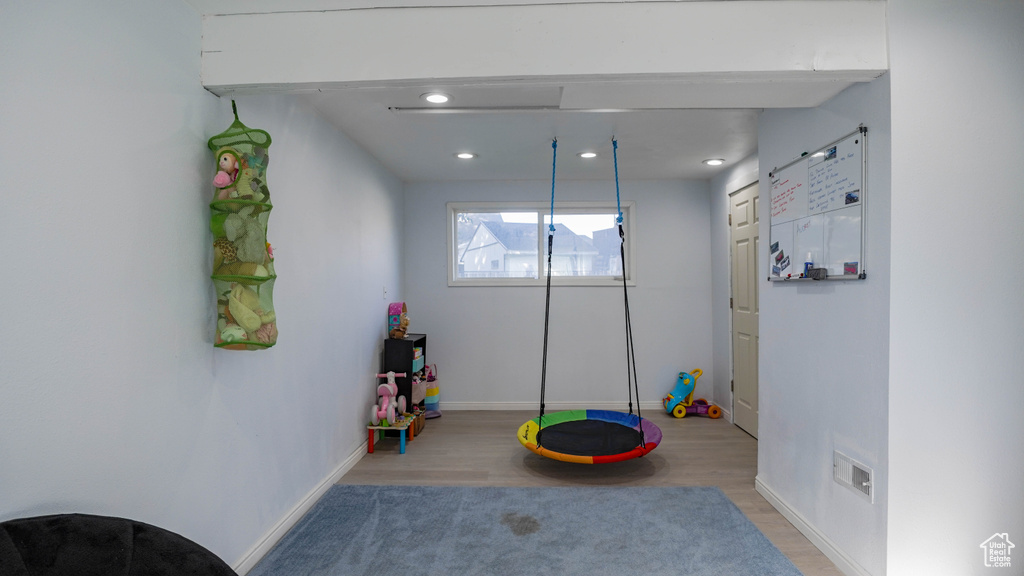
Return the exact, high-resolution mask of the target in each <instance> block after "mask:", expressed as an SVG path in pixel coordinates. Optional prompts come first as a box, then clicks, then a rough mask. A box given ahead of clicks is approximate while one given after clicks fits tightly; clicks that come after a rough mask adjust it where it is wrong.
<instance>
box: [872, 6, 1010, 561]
mask: <svg viewBox="0 0 1024 576" xmlns="http://www.w3.org/2000/svg"><path fill="white" fill-rule="evenodd" d="M889 13H890V38H891V41H890V42H891V61H892V72H891V75H892V119H893V121H892V166H893V168H892V187H893V194H892V220H893V223H894V225H893V230H892V318H891V336H890V339H891V355H890V370H889V392H890V396H889V424H890V429H889V443H890V451H889V455H890V462H891V463H890V466H889V496H890V498H889V501H890V505H889V530H888V559H889V563H888V564H889V574H892V575H900V574H934V575H936V576H944V575H954V574H955V575H963V574H990V573H1000V572H1001V573H1006V574H1010V573H1013V574H1020V573H1022V571H1024V554H1022V551H1024V547H1022V546H1024V489H1022V488H1021V480H1022V478H1024V417H1022V415H1021V407H1022V406H1024V387H1022V386H1021V382H1022V381H1024V378H1022V376H1021V374H1024V354H1022V353H1021V350H1022V349H1024V289H1022V286H1024V251H1022V249H1024V234H1022V232H1021V230H1022V228H1021V225H1020V214H1021V212H1022V211H1024V195H1022V194H1021V192H1022V185H1024V184H1022V183H1024V171H1022V169H1021V165H1022V164H1021V162H1022V160H1021V159H1022V158H1024V106H1022V105H1021V102H1022V100H1021V94H1024V33H1022V32H1024V2H996V1H991V0H985V1H977V0H975V1H971V0H945V1H942V2H934V1H931V0H890V1H889ZM996 532H1000V533H1004V532H1005V533H1007V534H1008V535H1009V539H1010V540H1011V541H1012V542H1013V543H1014V544H1015V545H1016V547H1017V548H1016V550H1014V551H1013V553H1012V556H1013V558H1012V560H1013V564H1012V568H1011V569H994V568H989V569H986V568H985V567H984V564H983V558H982V550H981V549H980V548H979V546H980V545H981V543H982V542H983V541H985V540H987V539H988V538H989V537H990V536H992V535H993V534H994V533H996Z"/></svg>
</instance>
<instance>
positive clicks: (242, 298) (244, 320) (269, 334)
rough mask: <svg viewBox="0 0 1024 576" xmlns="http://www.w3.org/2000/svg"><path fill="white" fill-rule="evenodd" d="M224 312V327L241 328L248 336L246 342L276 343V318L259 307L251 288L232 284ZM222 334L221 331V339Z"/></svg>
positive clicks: (271, 312) (258, 298)
mask: <svg viewBox="0 0 1024 576" xmlns="http://www.w3.org/2000/svg"><path fill="white" fill-rule="evenodd" d="M226 312H227V314H226V316H227V318H226V319H227V320H228V322H227V324H226V327H229V326H230V325H231V324H237V325H238V326H241V327H242V329H243V330H245V332H246V334H248V336H249V338H248V340H255V341H257V342H261V343H264V344H272V343H274V342H276V341H277V325H276V324H275V320H277V317H276V315H275V314H274V311H273V310H271V311H269V312H267V311H264V310H263V309H262V308H261V307H260V297H259V295H258V294H256V291H255V290H253V289H252V288H249V287H248V286H245V285H244V284H241V283H235V284H232V285H231V292H230V293H229V294H228V304H227V311H226ZM223 333H224V331H223V330H221V338H223V337H224V336H223Z"/></svg>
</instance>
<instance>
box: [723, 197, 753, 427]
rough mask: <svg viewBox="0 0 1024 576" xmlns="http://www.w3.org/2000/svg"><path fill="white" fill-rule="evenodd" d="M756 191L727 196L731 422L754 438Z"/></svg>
mask: <svg viewBox="0 0 1024 576" xmlns="http://www.w3.org/2000/svg"><path fill="white" fill-rule="evenodd" d="M757 189H758V187H757V183H756V182H755V183H753V184H751V185H750V186H747V187H746V188H743V189H741V190H738V191H736V192H733V193H732V194H730V195H729V221H730V222H729V230H730V233H731V234H730V248H731V250H730V252H731V256H732V298H730V300H729V301H730V304H731V307H732V374H733V395H732V414H733V422H735V423H736V425H737V426H739V427H740V428H742V429H743V430H745V431H746V432H747V433H748V434H750V435H751V436H753V437H754V438H757V346H758V341H757V338H758V336H757V323H758V298H757V273H758V270H760V268H758V265H757V254H758V253H759V251H760V244H759V238H758V222H759V218H758V190H757Z"/></svg>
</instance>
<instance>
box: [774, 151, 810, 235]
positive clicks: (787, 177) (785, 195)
mask: <svg viewBox="0 0 1024 576" xmlns="http://www.w3.org/2000/svg"><path fill="white" fill-rule="evenodd" d="M806 215H807V168H806V166H804V165H802V164H798V165H797V166H795V167H794V168H793V169H787V170H785V171H782V172H780V173H779V174H775V175H774V177H773V178H772V223H779V222H789V221H791V220H795V219H797V218H802V217H804V216H806Z"/></svg>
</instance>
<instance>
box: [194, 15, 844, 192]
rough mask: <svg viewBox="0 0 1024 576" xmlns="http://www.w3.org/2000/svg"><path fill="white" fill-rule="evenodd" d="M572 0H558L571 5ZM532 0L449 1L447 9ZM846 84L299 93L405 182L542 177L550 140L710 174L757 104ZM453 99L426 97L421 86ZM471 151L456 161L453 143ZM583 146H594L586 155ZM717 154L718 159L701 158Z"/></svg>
mask: <svg viewBox="0 0 1024 576" xmlns="http://www.w3.org/2000/svg"><path fill="white" fill-rule="evenodd" d="M186 1H187V2H188V3H189V4H190V5H192V6H193V7H195V9H196V10H197V11H198V12H200V13H202V14H242V13H270V12H294V11H307V10H312V11H317V10H353V9H356V10H358V9H372V8H379V7H398V6H427V5H437V4H438V3H437V2H436V0H294V1H292V0H186ZM573 1H574V0H555V2H556V3H560V2H566V3H568V2H573ZM517 3H523V4H527V3H536V2H530V1H528V0H516V1H513V2H509V1H507V0H456V1H452V2H445V3H444V4H445V5H446V6H459V5H486V4H517ZM849 84H850V83H849V82H842V81H839V80H835V81H831V82H824V83H821V82H819V83H814V84H813V85H810V84H807V83H806V82H804V83H801V82H792V83H787V82H785V81H782V82H774V81H773V82H760V83H752V84H751V83H737V82H733V81H730V80H729V79H728V78H720V79H712V80H711V81H709V80H708V79H707V78H703V79H701V80H700V81H699V82H694V81H692V80H687V79H686V78H678V77H675V78H660V77H647V78H643V79H640V80H637V79H635V78H626V79H623V78H607V79H606V78H588V79H578V78H543V79H540V80H537V79H518V80H517V79H501V80H494V81H491V82H488V81H486V80H480V79H476V80H474V81H473V82H472V83H468V84H466V83H455V84H452V83H449V84H447V85H445V84H443V83H442V84H438V83H435V84H429V85H428V84H422V83H420V84H415V85H414V84H411V83H385V84H383V85H377V86H363V85H360V86H347V87H337V88H320V89H312V90H305V91H303V92H301V93H299V94H298V95H297V96H296V97H298V98H302V99H306V100H307V101H308V102H309V103H310V104H311V105H312V106H313V107H314V108H315V109H316V110H317V111H318V112H319V113H320V114H321V115H322V116H323V117H324V118H325V119H327V120H328V121H329V122H331V123H332V124H333V125H335V126H336V127H337V128H338V129H340V130H341V131H342V132H344V133H345V134H346V135H347V136H348V137H349V138H351V139H352V140H353V141H355V142H356V143H357V144H358V145H359V146H361V147H362V148H363V149H365V150H366V151H368V152H369V153H370V154H371V155H373V156H374V157H375V158H376V159H378V160H379V161H380V162H381V164H382V165H383V166H384V167H385V168H387V169H388V170H389V171H391V172H392V173H394V174H395V175H397V176H398V177H399V178H400V179H402V180H403V181H405V182H421V181H446V180H545V179H549V178H550V176H551V159H552V158H551V142H552V140H553V139H557V141H558V177H559V179H569V180H606V179H611V178H613V177H614V175H615V173H614V167H613V163H612V143H611V141H612V138H613V137H614V138H615V139H616V140H617V141H618V161H619V175H620V177H621V178H622V179H709V178H712V177H714V176H715V175H716V174H718V173H719V172H721V171H722V170H726V169H728V168H729V167H730V166H731V165H733V164H735V163H736V162H738V161H740V160H743V159H744V158H746V157H748V156H750V155H751V154H753V153H755V152H756V149H757V117H758V114H759V112H760V110H761V109H763V108H769V107H775V106H777V105H779V104H780V103H785V105H786V106H793V105H804V106H816V105H817V104H819V103H820V102H823V101H825V100H827V99H828V98H831V97H832V96H833V95H835V94H837V93H838V92H840V91H841V90H843V89H844V88H846V87H847V86H848V85H849ZM434 90H439V91H442V92H445V93H447V94H449V95H450V96H451V97H452V99H451V101H450V102H448V103H447V104H443V105H433V104H429V103H427V102H426V101H424V100H423V99H422V98H421V95H422V94H424V93H426V92H429V91H434ZM249 93H251V90H250V92H249ZM464 151H468V152H473V153H475V154H477V155H478V156H477V157H476V158H474V159H472V160H460V159H458V158H456V157H455V154H456V153H458V152H464ZM583 151H593V152H596V153H597V154H598V156H597V157H596V158H594V159H589V160H585V159H582V158H580V157H578V156H577V153H579V152H583ZM709 158H722V159H724V160H725V164H723V165H722V166H718V167H712V166H708V165H705V164H703V163H702V161H703V160H705V159H709Z"/></svg>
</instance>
